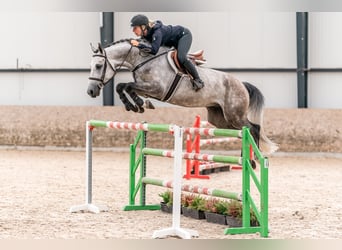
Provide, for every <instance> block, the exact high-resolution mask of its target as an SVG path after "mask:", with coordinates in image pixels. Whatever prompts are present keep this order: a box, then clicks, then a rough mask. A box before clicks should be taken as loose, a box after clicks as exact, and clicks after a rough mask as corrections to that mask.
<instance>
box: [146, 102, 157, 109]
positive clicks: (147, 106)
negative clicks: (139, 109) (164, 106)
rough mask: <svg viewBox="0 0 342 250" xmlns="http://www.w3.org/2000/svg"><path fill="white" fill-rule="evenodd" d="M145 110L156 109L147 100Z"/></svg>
mask: <svg viewBox="0 0 342 250" xmlns="http://www.w3.org/2000/svg"><path fill="white" fill-rule="evenodd" d="M145 108H147V109H155V107H154V105H153V104H152V102H151V101H150V100H145Z"/></svg>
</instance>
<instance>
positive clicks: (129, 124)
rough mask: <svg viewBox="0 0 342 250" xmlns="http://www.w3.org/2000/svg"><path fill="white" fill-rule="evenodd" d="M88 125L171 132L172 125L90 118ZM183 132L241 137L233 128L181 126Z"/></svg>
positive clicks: (239, 131)
mask: <svg viewBox="0 0 342 250" xmlns="http://www.w3.org/2000/svg"><path fill="white" fill-rule="evenodd" d="M89 125H90V126H92V127H105V128H115V129H129V130H144V131H155V132H170V133H172V132H173V128H172V127H173V125H170V124H152V123H132V122H113V121H100V120H91V121H89ZM182 129H183V131H184V133H187V134H195V135H209V136H225V137H239V138H241V137H242V131H241V130H233V129H218V128H192V127H187V128H182Z"/></svg>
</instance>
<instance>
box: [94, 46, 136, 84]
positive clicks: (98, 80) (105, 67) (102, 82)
mask: <svg viewBox="0 0 342 250" xmlns="http://www.w3.org/2000/svg"><path fill="white" fill-rule="evenodd" d="M132 47H133V46H131V47H130V49H129V50H128V52H127V54H126V56H125V58H124V60H123V61H122V62H121V64H120V65H119V67H117V68H115V67H113V65H112V64H111V63H110V61H109V60H108V57H107V54H106V51H105V50H103V55H102V54H94V55H93V57H102V58H104V59H105V63H104V65H103V70H102V74H101V78H97V77H92V76H90V77H88V79H89V80H94V81H97V82H99V83H98V84H97V86H98V87H99V88H100V89H102V88H103V87H104V86H105V85H106V83H107V82H109V81H110V80H111V79H112V78H113V77H114V76H115V75H116V72H117V71H118V70H119V69H120V68H121V67H122V65H123V64H124V62H125V61H126V59H127V57H128V55H129V53H130V52H131V50H132ZM108 64H109V66H110V67H111V69H112V70H113V71H114V74H113V76H112V77H111V78H110V79H108V81H106V82H104V78H105V76H106V71H107V65H108Z"/></svg>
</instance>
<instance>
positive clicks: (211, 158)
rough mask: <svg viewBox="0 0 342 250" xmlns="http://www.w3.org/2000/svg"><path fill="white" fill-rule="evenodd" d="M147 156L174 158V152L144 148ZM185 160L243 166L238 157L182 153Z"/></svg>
mask: <svg viewBox="0 0 342 250" xmlns="http://www.w3.org/2000/svg"><path fill="white" fill-rule="evenodd" d="M142 152H143V154H145V155H154V156H162V157H169V158H174V151H170V150H163V149H156V148H144V149H143V150H142ZM182 158H183V159H189V160H198V161H211V162H221V163H231V164H238V165H241V164H242V158H241V157H237V156H225V155H210V154H197V153H182Z"/></svg>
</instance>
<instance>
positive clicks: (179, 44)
mask: <svg viewBox="0 0 342 250" xmlns="http://www.w3.org/2000/svg"><path fill="white" fill-rule="evenodd" d="M131 27H133V32H134V33H135V35H137V36H140V37H142V38H144V39H146V40H147V41H149V42H150V43H151V46H147V45H145V44H142V43H139V42H138V41H137V40H131V44H132V45H133V46H136V47H138V48H139V49H144V50H145V51H147V52H148V53H150V54H153V55H155V54H157V53H158V50H159V47H160V46H162V45H165V46H169V47H172V46H173V47H175V48H176V49H177V51H178V52H177V58H178V61H179V63H181V64H182V65H183V66H184V68H185V69H186V70H187V71H188V72H189V73H190V74H191V76H192V77H193V81H192V83H193V89H194V90H195V91H198V90H199V89H201V88H203V87H204V83H203V81H202V80H201V79H200V77H199V75H198V72H197V70H196V68H195V66H194V64H193V63H192V62H190V61H189V60H188V59H187V53H188V51H189V49H190V47H191V43H192V34H191V32H190V30H188V29H187V28H185V27H182V26H179V25H176V26H171V25H164V24H163V23H162V22H161V21H150V20H149V19H148V18H147V16H145V15H141V14H139V15H136V16H134V17H133V18H132V19H131Z"/></svg>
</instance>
